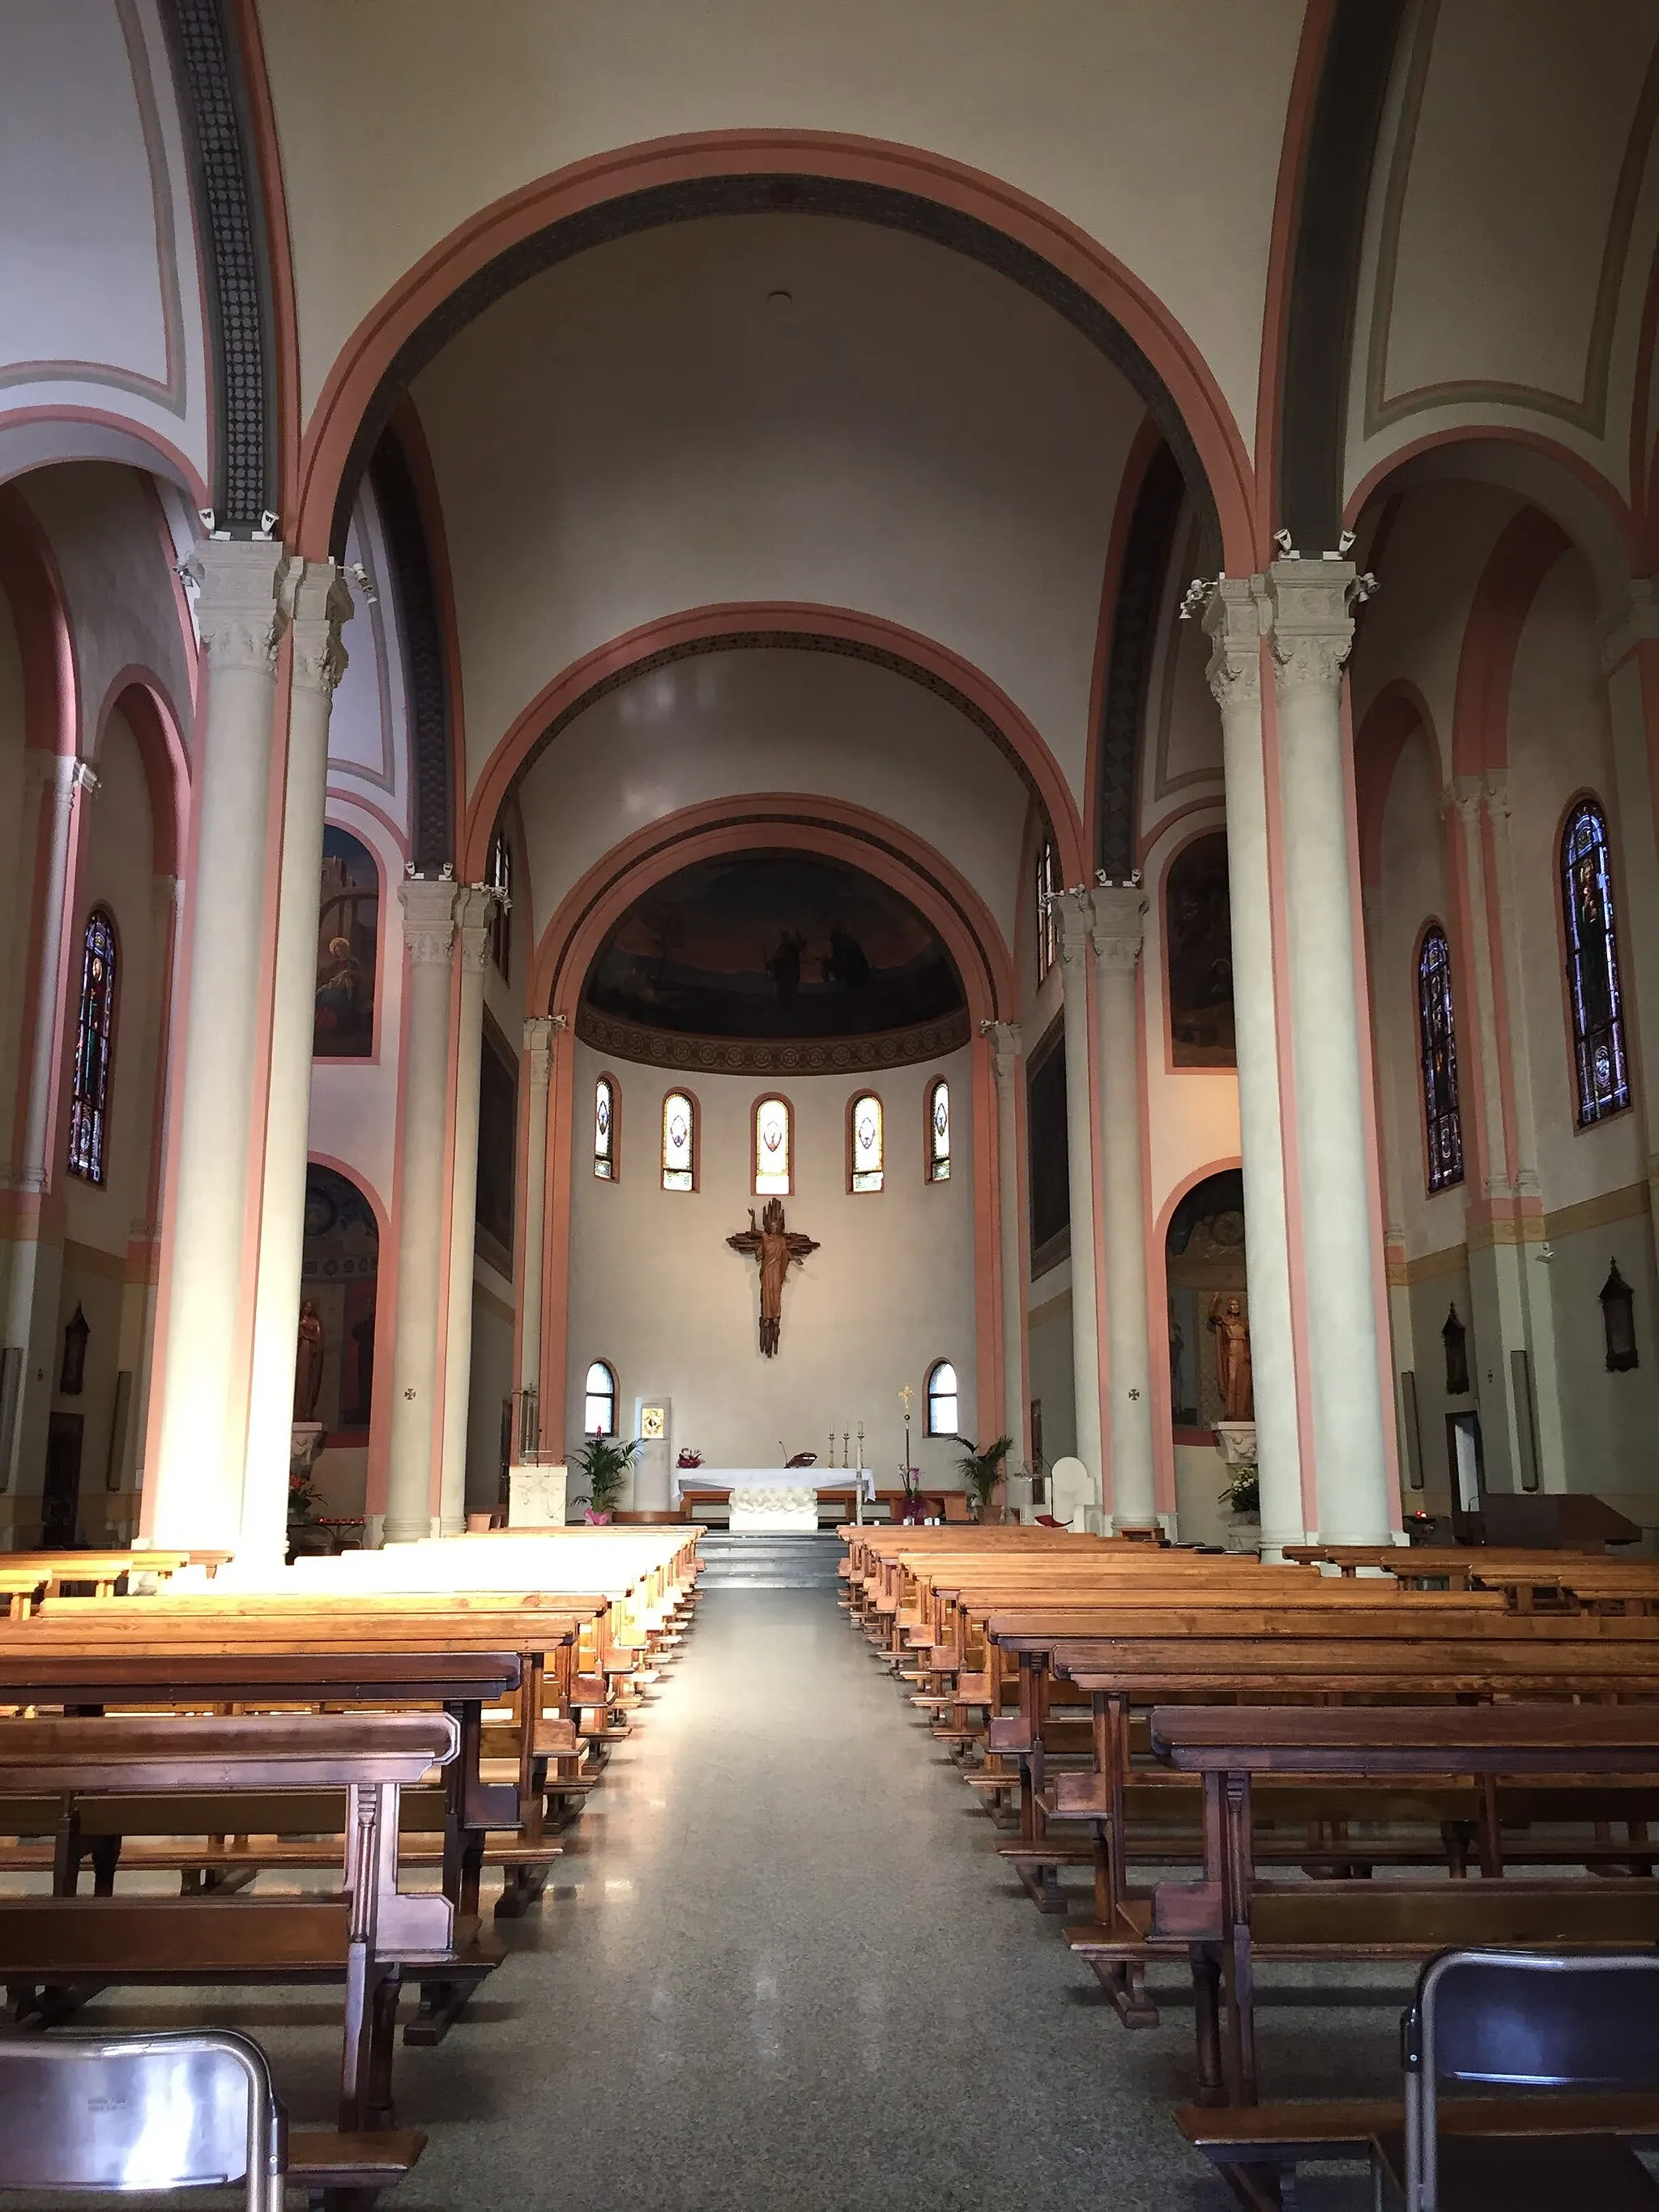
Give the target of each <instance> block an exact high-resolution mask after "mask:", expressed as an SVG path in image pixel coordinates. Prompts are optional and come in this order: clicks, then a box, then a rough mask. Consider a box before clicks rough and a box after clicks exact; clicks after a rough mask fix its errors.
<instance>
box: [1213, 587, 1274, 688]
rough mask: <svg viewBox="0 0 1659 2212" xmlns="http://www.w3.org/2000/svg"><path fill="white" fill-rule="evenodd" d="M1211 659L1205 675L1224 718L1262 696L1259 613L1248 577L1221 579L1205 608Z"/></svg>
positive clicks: (1259, 609)
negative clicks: (1235, 708) (1236, 708)
mask: <svg viewBox="0 0 1659 2212" xmlns="http://www.w3.org/2000/svg"><path fill="white" fill-rule="evenodd" d="M1204 634H1205V635H1206V637H1207V638H1208V639H1209V641H1210V658H1209V661H1208V664H1207V665H1206V668H1205V671H1204V675H1205V678H1206V682H1207V683H1208V684H1209V687H1210V692H1211V696H1212V697H1213V699H1214V700H1215V702H1216V704H1217V706H1218V707H1219V708H1220V709H1221V711H1222V713H1223V714H1225V713H1226V712H1227V710H1228V708H1231V707H1238V706H1243V705H1245V704H1247V703H1249V702H1253V701H1255V700H1257V699H1259V698H1260V697H1261V607H1260V605H1259V604H1258V602H1257V599H1256V594H1255V586H1254V585H1253V584H1252V582H1251V580H1250V579H1249V577H1248V576H1221V577H1218V579H1217V580H1216V582H1215V584H1214V586H1212V589H1211V592H1210V596H1209V598H1208V599H1207V600H1206V602H1205V606H1204Z"/></svg>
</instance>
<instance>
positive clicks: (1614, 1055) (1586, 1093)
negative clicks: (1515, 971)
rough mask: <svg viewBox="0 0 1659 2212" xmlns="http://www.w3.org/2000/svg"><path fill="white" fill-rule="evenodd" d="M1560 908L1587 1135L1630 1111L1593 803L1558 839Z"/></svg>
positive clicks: (1601, 823) (1606, 881)
mask: <svg viewBox="0 0 1659 2212" xmlns="http://www.w3.org/2000/svg"><path fill="white" fill-rule="evenodd" d="M1561 902H1562V910H1563V915H1564V918H1565V923H1566V938H1567V1001H1568V1006H1569V1008H1570V1010H1571V1020H1572V1052H1573V1071H1574V1074H1575V1076H1576V1078H1577V1085H1578V1126H1579V1127H1580V1128H1581V1129H1587V1128H1589V1127H1590V1126H1591V1124H1592V1123H1593V1122H1596V1121H1605V1120H1606V1119H1607V1115H1609V1114H1617V1113H1619V1112H1620V1111H1621V1109H1623V1108H1625V1107H1626V1106H1628V1105H1629V1104H1630V1070H1629V1066H1628V1065H1627V1063H1626V1058H1625V1000H1624V993H1623V990H1622V989H1621V987H1620V978H1619V945H1618V939H1617V934H1616V932H1615V928H1614V922H1613V856H1612V854H1611V853H1610V851H1609V850H1608V847H1607V821H1606V818H1605V817H1604V816H1603V815H1602V812H1601V808H1600V806H1599V805H1597V804H1596V802H1595V799H1580V800H1579V802H1578V804H1577V805H1576V806H1575V807H1574V808H1573V810H1572V812H1571V814H1570V815H1569V816H1568V817H1567V826H1566V829H1565V832H1564V833H1563V835H1562V838H1561Z"/></svg>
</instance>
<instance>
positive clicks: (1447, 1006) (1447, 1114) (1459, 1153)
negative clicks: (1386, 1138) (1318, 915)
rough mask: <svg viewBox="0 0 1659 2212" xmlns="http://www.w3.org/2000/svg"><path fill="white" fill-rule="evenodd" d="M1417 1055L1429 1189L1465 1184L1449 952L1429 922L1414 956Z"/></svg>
mask: <svg viewBox="0 0 1659 2212" xmlns="http://www.w3.org/2000/svg"><path fill="white" fill-rule="evenodd" d="M1417 1037H1418V1054H1419V1059H1420V1060H1421V1062H1422V1068H1423V1127H1424V1133H1425V1137H1426V1139H1427V1141H1428V1155H1429V1188H1430V1189H1431V1190H1445V1189H1448V1188H1449V1187H1450V1186H1451V1185H1452V1184H1453V1183H1456V1182H1462V1180H1463V1122H1462V1114H1461V1112H1460V1109H1459V1104H1458V1089H1457V1026H1456V1023H1455V1019H1454V1018H1453V1014H1452V987H1451V947H1450V946H1449V945H1448V944H1447V942H1446V933H1445V931H1444V930H1443V929H1442V927H1440V924H1439V923H1438V922H1437V921H1431V923H1430V924H1429V926H1428V927H1427V928H1426V929H1425V931H1424V933H1423V942H1422V945H1420V946H1419V950H1418V955H1417Z"/></svg>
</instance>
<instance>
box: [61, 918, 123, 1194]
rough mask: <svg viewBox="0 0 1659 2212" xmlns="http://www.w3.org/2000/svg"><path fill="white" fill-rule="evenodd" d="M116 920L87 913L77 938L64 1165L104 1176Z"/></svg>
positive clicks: (90, 1178)
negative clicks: (76, 1005)
mask: <svg viewBox="0 0 1659 2212" xmlns="http://www.w3.org/2000/svg"><path fill="white" fill-rule="evenodd" d="M115 968H116V951H115V923H114V921H113V919H112V916H111V915H110V913H109V910H108V908H106V907H101V906H95V907H94V908H93V910H92V912H91V913H90V914H89V915H88V916H87V926H86V929H85V931H84V932H83V933H82V939H81V1011H80V1015H79V1017H78V1018H77V1020H76V1030H75V1082H74V1087H73V1089H72V1091H71V1092H70V1136H69V1171H70V1174H71V1175H76V1176H84V1177H85V1179H86V1181H87V1182H97V1183H101V1182H103V1180H104V1166H105V1156H106V1150H107V1146H108V1127H107V1124H108V1114H109V1073H110V1056H111V1051H112V1046H113V1043H114V1039H115Z"/></svg>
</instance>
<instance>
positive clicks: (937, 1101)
mask: <svg viewBox="0 0 1659 2212" xmlns="http://www.w3.org/2000/svg"><path fill="white" fill-rule="evenodd" d="M927 1180H928V1182H950V1180H951V1086H950V1085H949V1084H948V1083H947V1082H946V1081H945V1078H944V1077H943V1076H942V1075H939V1076H935V1077H934V1079H933V1082H932V1083H930V1084H929V1085H928V1086H927Z"/></svg>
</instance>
